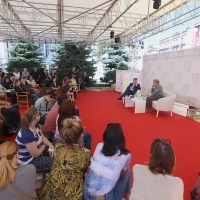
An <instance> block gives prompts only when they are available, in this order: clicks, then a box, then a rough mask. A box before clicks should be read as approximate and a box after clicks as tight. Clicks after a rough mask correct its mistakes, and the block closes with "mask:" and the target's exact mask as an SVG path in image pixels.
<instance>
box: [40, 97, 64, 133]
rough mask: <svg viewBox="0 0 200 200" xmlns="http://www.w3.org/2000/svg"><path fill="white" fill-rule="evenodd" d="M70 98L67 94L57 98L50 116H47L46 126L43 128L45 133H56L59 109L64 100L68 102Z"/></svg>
mask: <svg viewBox="0 0 200 200" xmlns="http://www.w3.org/2000/svg"><path fill="white" fill-rule="evenodd" d="M67 99H68V97H67V95H66V94H61V95H60V96H59V97H58V98H57V102H56V103H55V104H54V106H53V107H52V108H51V110H50V111H49V113H48V115H47V116H46V119H45V122H44V126H43V132H44V133H53V134H55V132H56V119H57V115H58V109H59V108H60V105H61V103H62V102H63V101H64V100H67Z"/></svg>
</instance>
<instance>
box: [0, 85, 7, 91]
mask: <svg viewBox="0 0 200 200" xmlns="http://www.w3.org/2000/svg"><path fill="white" fill-rule="evenodd" d="M2 84H3V83H2ZM2 84H0V93H1V92H5V90H6V88H5V87H4V86H3V85H2Z"/></svg>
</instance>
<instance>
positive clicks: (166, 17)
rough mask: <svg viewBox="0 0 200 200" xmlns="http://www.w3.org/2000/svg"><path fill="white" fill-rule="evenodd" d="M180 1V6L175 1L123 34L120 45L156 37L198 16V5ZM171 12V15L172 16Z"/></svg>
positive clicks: (185, 0) (199, 14)
mask: <svg viewBox="0 0 200 200" xmlns="http://www.w3.org/2000/svg"><path fill="white" fill-rule="evenodd" d="M190 4H193V5H192V6H190V7H189V5H188V1H187V0H182V4H181V5H180V6H177V5H176V4H175V1H173V0H172V1H171V2H170V3H168V4H167V5H165V6H163V7H162V8H161V9H159V10H157V11H156V12H154V13H153V14H151V15H149V16H148V17H146V18H144V19H142V20H141V21H140V22H139V23H137V24H136V25H134V26H132V27H131V28H130V29H128V30H126V32H123V33H122V34H121V35H120V36H121V44H122V45H125V46H127V45H135V44H137V43H138V41H140V40H144V39H146V38H148V37H151V36H153V35H156V34H158V33H160V32H163V31H165V30H168V29H170V28H172V27H175V26H178V25H181V24H183V23H184V22H187V21H189V20H192V19H194V18H196V17H199V16H200V3H199V2H190ZM172 12H173V14H172Z"/></svg>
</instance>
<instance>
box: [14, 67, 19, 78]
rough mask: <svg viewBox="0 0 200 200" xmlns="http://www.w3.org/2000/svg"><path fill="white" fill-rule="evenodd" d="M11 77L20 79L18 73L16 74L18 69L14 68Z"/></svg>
mask: <svg viewBox="0 0 200 200" xmlns="http://www.w3.org/2000/svg"><path fill="white" fill-rule="evenodd" d="M13 75H14V76H15V79H19V78H20V72H18V69H17V68H16V67H15V68H14V69H13Z"/></svg>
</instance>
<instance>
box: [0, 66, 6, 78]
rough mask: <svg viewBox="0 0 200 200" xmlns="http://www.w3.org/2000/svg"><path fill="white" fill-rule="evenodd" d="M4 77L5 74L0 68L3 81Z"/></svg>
mask: <svg viewBox="0 0 200 200" xmlns="http://www.w3.org/2000/svg"><path fill="white" fill-rule="evenodd" d="M4 76H5V73H4V72H3V71H2V69H1V68H0V78H1V79H2V78H4Z"/></svg>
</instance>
